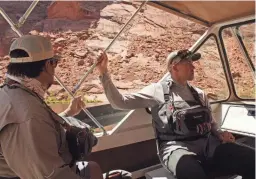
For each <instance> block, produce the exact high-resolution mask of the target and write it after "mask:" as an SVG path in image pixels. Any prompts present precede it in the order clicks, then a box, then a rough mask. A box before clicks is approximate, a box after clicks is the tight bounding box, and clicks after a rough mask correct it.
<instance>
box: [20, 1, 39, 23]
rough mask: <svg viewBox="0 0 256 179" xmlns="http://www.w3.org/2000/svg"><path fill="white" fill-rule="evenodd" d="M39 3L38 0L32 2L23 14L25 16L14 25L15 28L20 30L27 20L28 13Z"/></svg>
mask: <svg viewBox="0 0 256 179" xmlns="http://www.w3.org/2000/svg"><path fill="white" fill-rule="evenodd" d="M38 2H39V0H34V1H33V2H32V3H31V5H30V6H29V8H28V9H27V11H26V12H25V14H24V15H23V16H22V17H21V18H20V19H19V22H18V24H17V25H16V26H17V28H21V27H22V26H23V24H24V23H25V21H26V20H27V18H28V16H29V15H30V13H31V12H32V11H33V9H34V8H35V7H36V5H37V3H38Z"/></svg>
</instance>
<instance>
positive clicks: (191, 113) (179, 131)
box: [151, 80, 211, 141]
mask: <svg viewBox="0 0 256 179" xmlns="http://www.w3.org/2000/svg"><path fill="white" fill-rule="evenodd" d="M161 85H162V87H163V92H164V99H165V102H164V103H163V104H160V105H157V106H155V107H153V108H152V109H151V114H152V117H153V126H154V127H155V131H156V135H157V137H158V138H159V139H160V140H162V141H177V140H194V139H196V138H200V137H202V136H205V135H206V134H207V133H209V131H210V130H211V117H210V111H209V109H208V108H207V107H205V106H203V104H202V103H201V101H200V99H199V95H198V93H197V91H196V90H195V89H194V88H193V87H192V86H190V85H189V88H190V90H191V93H192V95H193V97H194V98H195V100H196V102H194V101H193V102H192V101H185V100H182V101H174V98H173V94H172V92H171V91H170V88H171V86H172V81H171V80H169V81H164V82H161Z"/></svg>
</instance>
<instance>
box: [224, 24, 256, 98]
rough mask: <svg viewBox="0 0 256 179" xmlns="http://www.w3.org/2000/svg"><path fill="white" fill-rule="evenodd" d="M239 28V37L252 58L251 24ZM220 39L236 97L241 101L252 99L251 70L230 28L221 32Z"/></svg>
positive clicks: (253, 93)
mask: <svg viewBox="0 0 256 179" xmlns="http://www.w3.org/2000/svg"><path fill="white" fill-rule="evenodd" d="M253 25H254V24H253ZM240 28H241V29H242V31H241V32H240V35H241V36H242V39H243V41H244V44H245V46H246V48H247V51H248V54H249V55H250V57H251V58H252V57H253V56H254V36H255V35H254V33H255V32H254V28H253V27H252V24H249V25H248V24H245V25H242V26H241V27H240ZM222 38H223V42H224V45H225V49H226V53H227V57H228V61H229V66H230V70H231V74H232V77H233V78H232V79H233V82H234V85H235V90H236V94H237V96H238V97H239V98H242V99H254V98H255V85H254V75H253V72H252V69H251V68H250V66H249V64H248V63H247V59H246V57H245V55H244V53H243V50H242V48H241V46H240V44H239V41H238V40H237V39H236V37H235V36H234V35H233V32H232V29H231V28H230V27H228V28H226V29H224V30H223V31H222Z"/></svg>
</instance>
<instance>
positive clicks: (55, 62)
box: [49, 58, 59, 67]
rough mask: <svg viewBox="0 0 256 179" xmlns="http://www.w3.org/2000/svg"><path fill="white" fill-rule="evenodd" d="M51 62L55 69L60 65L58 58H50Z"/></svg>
mask: <svg viewBox="0 0 256 179" xmlns="http://www.w3.org/2000/svg"><path fill="white" fill-rule="evenodd" d="M49 61H50V63H51V65H53V66H54V67H56V66H57V65H58V61H59V60H58V59H56V58H50V59H49Z"/></svg>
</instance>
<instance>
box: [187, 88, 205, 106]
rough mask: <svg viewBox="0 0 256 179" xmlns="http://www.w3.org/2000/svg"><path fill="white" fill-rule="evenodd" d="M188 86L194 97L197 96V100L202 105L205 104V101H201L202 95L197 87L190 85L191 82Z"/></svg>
mask: <svg viewBox="0 0 256 179" xmlns="http://www.w3.org/2000/svg"><path fill="white" fill-rule="evenodd" d="M188 87H189V89H190V91H191V93H192V95H193V97H194V98H195V100H196V101H197V102H199V103H200V105H201V106H204V105H203V103H202V101H201V99H200V97H199V94H198V92H197V91H196V89H195V88H194V87H193V86H191V85H189V84H188Z"/></svg>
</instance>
